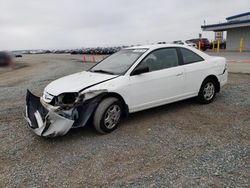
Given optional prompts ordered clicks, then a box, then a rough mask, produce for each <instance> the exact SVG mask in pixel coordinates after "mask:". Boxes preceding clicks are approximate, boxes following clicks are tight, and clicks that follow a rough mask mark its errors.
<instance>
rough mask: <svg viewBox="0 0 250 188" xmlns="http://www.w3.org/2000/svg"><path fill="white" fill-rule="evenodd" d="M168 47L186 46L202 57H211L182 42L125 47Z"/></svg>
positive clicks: (151, 49)
mask: <svg viewBox="0 0 250 188" xmlns="http://www.w3.org/2000/svg"><path fill="white" fill-rule="evenodd" d="M169 47H180V48H186V49H189V50H191V51H193V52H195V53H197V54H198V55H200V56H201V57H202V58H204V59H207V58H211V56H209V55H207V54H206V53H204V52H202V51H200V50H198V49H196V48H194V47H190V46H188V45H182V44H170V43H169V44H152V45H141V46H134V47H129V48H125V49H128V50H133V49H148V51H149V52H150V51H153V50H156V49H160V48H169Z"/></svg>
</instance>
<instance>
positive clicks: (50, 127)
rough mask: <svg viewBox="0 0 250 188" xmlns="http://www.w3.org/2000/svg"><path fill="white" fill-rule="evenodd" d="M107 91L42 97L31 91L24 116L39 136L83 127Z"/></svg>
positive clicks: (62, 133)
mask: <svg viewBox="0 0 250 188" xmlns="http://www.w3.org/2000/svg"><path fill="white" fill-rule="evenodd" d="M105 93H106V92H105V91H98V92H88V93H79V94H78V93H75V94H63V95H61V96H60V95H59V96H58V97H54V96H49V97H46V96H45V95H44V96H45V97H44V96H43V97H41V98H40V97H37V96H35V95H33V94H32V93H31V92H30V91H29V90H28V91H27V95H26V111H25V119H26V120H27V121H28V124H29V127H30V128H31V129H32V130H33V131H34V132H35V133H36V134H37V135H39V136H43V137H56V136H62V135H65V134H66V133H67V132H68V131H69V130H70V129H71V128H78V127H83V126H84V125H85V124H86V123H87V121H88V120H89V118H90V116H91V115H92V113H93V112H94V110H95V109H96V107H97V105H98V104H99V101H100V100H101V98H102V97H103V95H105ZM65 95H67V97H65Z"/></svg>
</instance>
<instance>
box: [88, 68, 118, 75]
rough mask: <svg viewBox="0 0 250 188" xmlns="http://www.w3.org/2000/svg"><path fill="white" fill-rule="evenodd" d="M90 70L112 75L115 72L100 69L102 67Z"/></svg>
mask: <svg viewBox="0 0 250 188" xmlns="http://www.w3.org/2000/svg"><path fill="white" fill-rule="evenodd" d="M91 72H99V73H104V74H112V75H114V74H115V73H113V72H109V71H106V70H102V69H98V70H91Z"/></svg>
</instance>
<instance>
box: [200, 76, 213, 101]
mask: <svg viewBox="0 0 250 188" xmlns="http://www.w3.org/2000/svg"><path fill="white" fill-rule="evenodd" d="M215 96H216V82H215V81H214V80H213V79H211V78H207V79H205V80H204V81H203V83H202V85H201V88H200V91H199V94H198V96H197V100H198V102H199V103H201V104H209V103H211V102H213V101H214V99H215Z"/></svg>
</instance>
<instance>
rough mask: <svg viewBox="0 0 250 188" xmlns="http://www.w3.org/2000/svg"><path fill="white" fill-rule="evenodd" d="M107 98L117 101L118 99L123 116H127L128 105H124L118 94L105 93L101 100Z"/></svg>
mask: <svg viewBox="0 0 250 188" xmlns="http://www.w3.org/2000/svg"><path fill="white" fill-rule="evenodd" d="M109 97H115V98H117V99H119V101H120V102H121V103H122V107H123V109H124V114H123V115H124V116H125V117H127V116H128V114H129V109H128V105H127V104H126V102H125V100H124V99H123V97H122V96H121V95H119V94H118V93H113V92H109V93H107V94H106V95H105V96H103V98H102V100H103V99H106V98H109Z"/></svg>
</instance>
